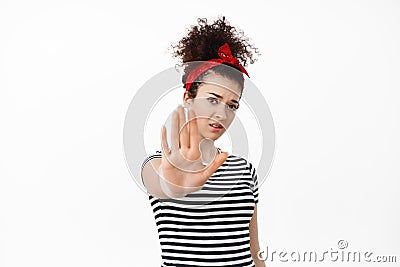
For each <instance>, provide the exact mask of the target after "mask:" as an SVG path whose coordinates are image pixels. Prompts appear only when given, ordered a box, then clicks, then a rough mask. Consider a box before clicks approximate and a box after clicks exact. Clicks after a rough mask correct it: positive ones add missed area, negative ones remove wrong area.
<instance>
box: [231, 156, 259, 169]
mask: <svg viewBox="0 0 400 267" xmlns="http://www.w3.org/2000/svg"><path fill="white" fill-rule="evenodd" d="M225 163H226V164H227V165H228V166H241V167H244V168H246V169H247V170H248V171H249V172H251V173H252V172H253V171H254V169H255V168H254V165H253V164H252V163H251V162H250V161H249V160H248V159H247V158H246V157H243V156H240V155H236V154H229V156H228V158H227V159H226V162H225Z"/></svg>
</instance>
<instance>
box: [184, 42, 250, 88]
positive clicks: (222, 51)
mask: <svg viewBox="0 0 400 267" xmlns="http://www.w3.org/2000/svg"><path fill="white" fill-rule="evenodd" d="M218 56H219V57H220V58H213V59H210V60H208V61H206V62H203V63H201V64H200V65H199V66H197V67H196V68H194V69H193V70H192V71H191V72H190V73H189V75H188V77H187V79H186V91H188V90H189V89H190V86H191V85H192V83H193V82H194V81H195V80H196V78H197V77H199V76H200V74H202V73H203V72H205V71H206V70H208V69H211V68H212V67H215V66H218V65H221V64H223V63H227V64H229V65H232V66H234V67H237V68H238V69H239V70H240V71H241V72H242V73H244V74H246V75H247V77H249V78H250V76H249V74H248V73H247V71H246V70H245V68H244V67H243V66H242V65H240V63H239V61H238V60H237V58H235V57H234V56H233V55H232V52H231V49H230V48H229V45H228V43H225V44H223V45H222V46H221V47H220V48H219V49H218Z"/></svg>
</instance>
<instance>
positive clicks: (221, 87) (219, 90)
mask: <svg viewBox="0 0 400 267" xmlns="http://www.w3.org/2000/svg"><path fill="white" fill-rule="evenodd" d="M202 82H203V83H202V84H201V85H200V86H199V87H198V90H197V94H198V95H199V94H200V95H204V94H207V93H208V92H213V93H216V94H218V95H220V96H222V97H224V98H227V99H236V100H238V99H239V98H240V95H241V93H242V87H241V85H240V84H239V83H238V82H236V81H234V80H232V79H229V78H226V77H224V76H221V75H219V74H214V73H210V74H208V75H206V76H205V77H204V78H203V79H202Z"/></svg>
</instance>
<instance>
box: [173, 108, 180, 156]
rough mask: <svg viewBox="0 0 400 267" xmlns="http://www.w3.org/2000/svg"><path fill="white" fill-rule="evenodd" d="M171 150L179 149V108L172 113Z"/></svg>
mask: <svg viewBox="0 0 400 267" xmlns="http://www.w3.org/2000/svg"><path fill="white" fill-rule="evenodd" d="M171 150H173V151H176V150H179V117H178V112H177V110H174V112H173V113H172V122H171Z"/></svg>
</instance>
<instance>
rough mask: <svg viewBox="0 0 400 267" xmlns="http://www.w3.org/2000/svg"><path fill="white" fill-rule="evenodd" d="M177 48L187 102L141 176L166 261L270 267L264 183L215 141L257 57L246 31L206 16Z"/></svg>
mask: <svg viewBox="0 0 400 267" xmlns="http://www.w3.org/2000/svg"><path fill="white" fill-rule="evenodd" d="M198 22H199V25H196V26H193V27H192V28H191V30H190V31H189V33H188V35H187V36H185V37H184V38H182V39H181V40H180V42H179V43H178V45H176V46H174V49H175V50H174V52H175V53H174V54H175V56H178V57H180V58H181V60H182V62H183V64H184V66H185V69H184V75H183V77H182V82H183V84H184V88H185V89H186V90H185V93H184V95H183V103H184V107H182V106H178V107H177V109H176V110H175V111H174V112H173V116H172V122H171V125H172V126H171V141H170V142H168V141H167V134H166V131H167V130H166V128H165V126H162V129H161V151H157V152H156V153H155V154H153V155H151V156H149V157H147V158H146V159H145V160H144V162H143V165H142V181H143V184H144V186H145V187H146V189H147V191H148V194H149V200H150V203H151V206H152V208H153V212H154V216H155V220H156V224H157V228H158V233H159V239H160V244H161V249H162V255H161V256H162V260H163V263H162V266H256V267H261V266H265V263H264V262H263V261H261V260H260V259H259V258H258V257H257V255H258V252H259V250H260V247H259V242H258V229H257V203H258V181H257V174H256V170H255V168H254V167H253V165H252V164H251V163H250V162H248V161H247V160H246V159H245V158H242V157H240V156H236V155H229V154H228V153H227V152H222V151H221V149H219V148H217V147H215V146H214V141H215V140H217V139H218V138H219V137H221V135H222V134H223V133H224V132H225V131H226V129H228V128H229V126H230V125H231V123H232V121H233V120H234V118H235V112H236V110H237V109H238V108H239V102H240V98H241V95H242V91H243V87H244V76H243V75H248V74H247V71H246V70H245V68H244V67H243V66H245V65H246V62H247V60H250V62H251V63H253V62H254V59H253V52H252V50H253V51H255V52H257V50H256V49H255V48H254V47H253V46H252V45H250V44H249V43H248V41H247V39H246V38H245V37H244V36H243V34H242V32H239V31H237V30H236V29H235V28H234V27H232V26H230V25H229V24H228V23H227V21H226V20H225V17H223V18H222V19H218V20H216V21H215V22H213V23H212V24H208V22H207V20H206V19H199V20H198Z"/></svg>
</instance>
